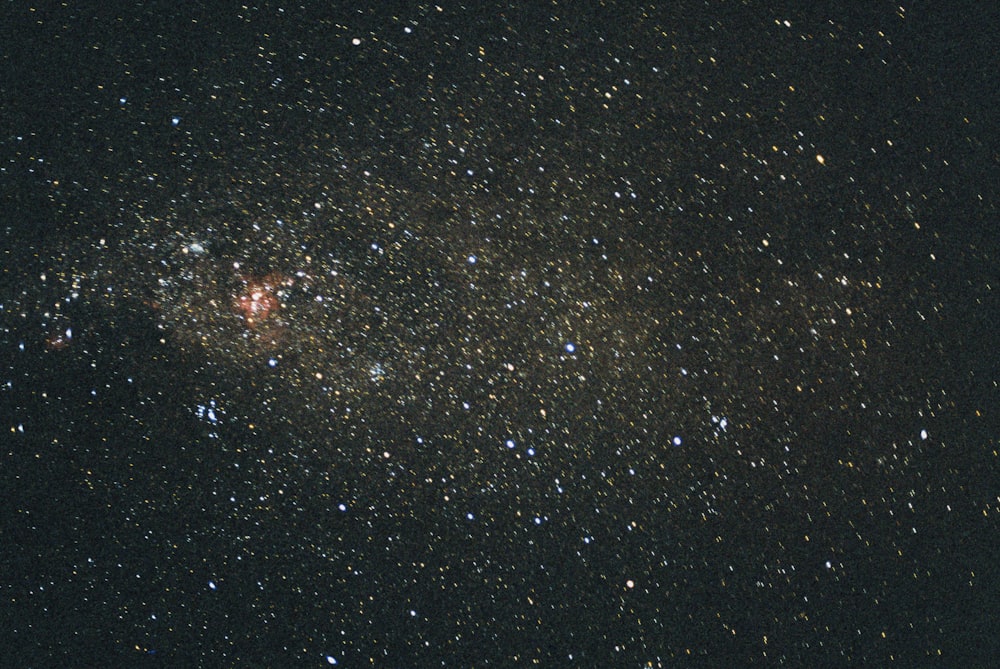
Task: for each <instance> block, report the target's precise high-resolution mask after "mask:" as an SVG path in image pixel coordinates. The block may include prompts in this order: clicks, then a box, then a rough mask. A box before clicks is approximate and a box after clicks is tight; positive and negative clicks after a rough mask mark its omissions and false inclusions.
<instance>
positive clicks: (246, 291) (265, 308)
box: [235, 272, 293, 328]
mask: <svg viewBox="0 0 1000 669" xmlns="http://www.w3.org/2000/svg"><path fill="white" fill-rule="evenodd" d="M241 281H242V284H243V285H242V288H241V289H240V293H239V295H238V296H237V298H236V303H235V309H236V313H238V314H239V315H240V317H241V318H243V321H244V322H245V323H246V324H247V327H250V328H253V327H256V326H257V325H259V324H260V323H262V322H264V321H265V320H267V319H268V318H271V317H272V316H274V315H275V314H277V313H278V311H279V310H280V308H281V300H280V299H279V298H280V295H281V291H282V290H283V289H285V288H289V287H291V285H292V283H293V280H292V279H291V278H289V277H286V276H282V275H281V274H278V273H276V272H271V273H270V274H267V275H265V276H263V277H255V276H244V277H241Z"/></svg>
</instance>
